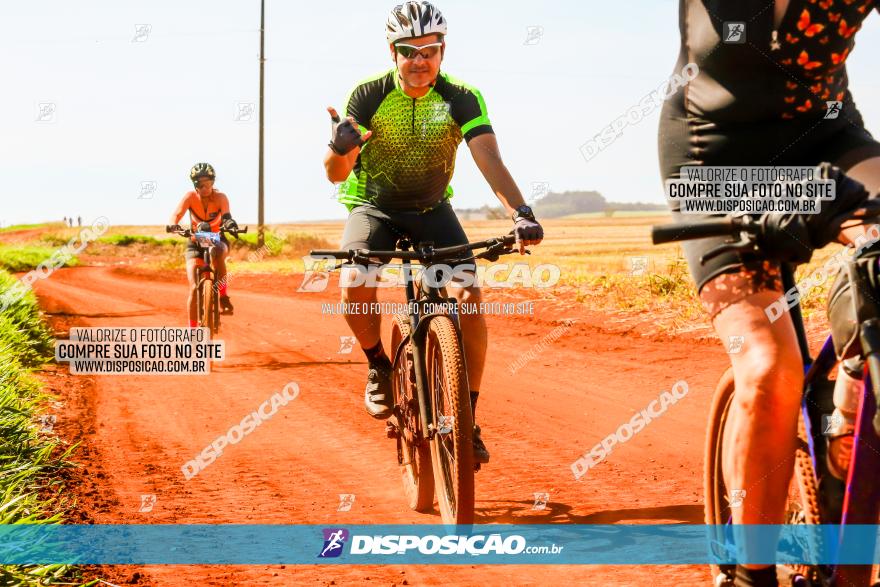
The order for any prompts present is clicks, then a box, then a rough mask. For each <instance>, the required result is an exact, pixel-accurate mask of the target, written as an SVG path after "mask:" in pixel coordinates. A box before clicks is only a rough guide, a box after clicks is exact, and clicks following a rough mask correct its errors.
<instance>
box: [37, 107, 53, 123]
mask: <svg viewBox="0 0 880 587" xmlns="http://www.w3.org/2000/svg"><path fill="white" fill-rule="evenodd" d="M55 110H56V108H55V102H39V103H38V104H37V118H36V120H37V122H55Z"/></svg>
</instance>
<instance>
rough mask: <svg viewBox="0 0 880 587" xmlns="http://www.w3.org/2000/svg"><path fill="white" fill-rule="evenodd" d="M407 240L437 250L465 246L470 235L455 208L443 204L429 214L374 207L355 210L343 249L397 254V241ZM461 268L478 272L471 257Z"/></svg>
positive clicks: (359, 207)
mask: <svg viewBox="0 0 880 587" xmlns="http://www.w3.org/2000/svg"><path fill="white" fill-rule="evenodd" d="M403 236H406V237H409V238H410V239H411V240H412V243H413V245H414V246H418V245H419V243H423V242H433V243H434V247H435V248H440V247H452V246H455V245H463V244H466V243H467V242H468V238H467V235H466V234H465V233H464V229H463V228H462V227H461V222H459V220H458V216H456V215H455V211H454V210H453V209H452V205H451V204H450V203H449V202H448V201H443V202H441V203H440V204H438V205H437V206H435V207H434V208H432V209H430V210H428V211H427V212H404V211H393V212H392V211H387V210H382V209H380V208H377V207H376V206H373V205H372V204H364V205H362V206H358V207H356V208H354V209H353V210H352V211H351V213H350V214H349V216H348V219H347V220H346V221H345V229H344V230H343V232H342V248H343V249H372V250H374V251H393V250H394V248H395V247H394V246H395V244H396V243H397V239H399V238H401V237H403ZM462 261H463V262H462V263H460V264H459V265H470V267H469V268H468V269H469V270H472V271H473V270H475V269H476V266H475V265H474V256H473V255H472V254H469V255H467V256H465V257H463V259H462Z"/></svg>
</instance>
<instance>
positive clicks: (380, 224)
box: [324, 1, 543, 463]
mask: <svg viewBox="0 0 880 587" xmlns="http://www.w3.org/2000/svg"><path fill="white" fill-rule="evenodd" d="M386 37H387V40H388V44H389V49H390V52H391V58H392V60H393V61H394V64H395V66H394V68H393V69H391V70H389V71H386V72H384V73H382V74H379V75H377V76H374V77H372V78H369V79H367V80H364V81H362V82H361V83H359V84H357V85H356V86H355V88H354V89H353V90H352V92H351V94H350V95H349V98H348V100H347V101H346V105H345V115H344V117H342V118H340V117H339V115H338V114H337V112H336V110H335V109H333V108H328V112H329V113H330V116H331V119H332V121H333V129H332V140H331V142H330V145H329V146H330V149H329V150H328V151H327V154H326V156H325V158H324V165H325V168H326V171H327V177H328V179H330V181H333V182H342V183H341V185H340V187H339V189H338V193H339V200H340V202H342V203H343V204H345V205H346V206H347V207H348V209H349V217H348V220H347V221H346V223H345V229H344V232H343V237H342V248H343V249H354V248H371V249H393V248H394V245H395V243H396V241H397V239H398V238H399V237H401V236H404V235H406V236H408V237H409V238H411V239H412V240H413V242H414V244H415V245H418V243H420V242H427V241H431V242H433V243H434V246H436V247H446V246H452V245H459V244H464V243H466V242H468V240H467V236H466V235H465V233H464V230H463V229H462V227H461V224H460V223H459V221H458V218H457V217H456V215H455V212H454V211H453V209H452V206H451V204H450V203H449V198H451V197H452V188H451V187H450V185H449V182H450V180H451V179H452V173H453V170H454V167H455V154H456V151H457V149H458V145H459V144H460V143H461V141H462V139H464V140H465V141H466V142H467V144H468V147H469V148H470V151H471V154H472V155H473V158H474V161H475V162H476V164H477V167H479V169H480V171H481V172H482V173H483V176H484V177H485V178H486V181H487V182H488V183H489V185H490V186H491V188H492V191H493V192H494V193H495V194H496V195H497V196H498V199H499V200H500V201H501V203H502V205H503V206H504V207H505V209H506V210H507V211H508V213H510V214H512V217H513V220H514V223H515V224H514V232H515V234H516V238H517V241H518V242H519V244H520V251H522V250H524V247H525V246H526V245H531V244H538V243H539V242H541V239H542V238H543V229H542V228H541V225H540V224H538V222H537V221H536V220H535V217H534V215H533V214H532V211H531V209H530V208H529V207H528V206H526V205H525V201H524V200H523V197H522V194H521V193H520V191H519V189H518V188H517V186H516V184H515V183H514V181H513V178H512V177H511V176H510V173H509V172H508V170H507V168H506V167H505V166H504V163H503V162H502V161H501V155H500V153H499V149H498V143H497V141H496V140H495V134H494V131H493V130H492V126H491V123H490V122H489V117H488V115H487V113H486V104H485V102H484V101H483V98H482V95H481V94H480V92H479V91H478V90H477V89H476V88H474V87H472V86H469V85H468V84H466V83H464V82H462V81H460V80H457V79H455V78H453V77H452V76H450V75H448V74H446V73H445V72H440V63H441V61H442V58H443V51H444V50H445V47H446V44H445V37H446V20H445V19H444V18H443V15H442V14H441V13H440V11H439V10H437V8H435V7H434V6H433V5H431V4H430V3H428V2H414V1H410V2H405V3H403V4H400V5H398V6H396V7H395V8H394V9H393V10H392V11H391V15H390V16H389V17H388V21H387V23H386ZM469 268H470V269H471V270H473V268H474V266H473V265H472V264H470V265H469ZM372 270H375V268H371V269H369V270H368V271H372ZM447 287H448V289H449V293H450V295H452V296H454V297H455V298H457V299H458V300H459V301H460V302H462V303H468V304H478V303H479V302H480V289H479V286H478V285H477V284H476V283H475V284H474V285H472V286H469V287H460V286H459V287H456V285H455V283H454V282H453V283H450V284H449V285H448V286H447ZM342 298H343V301H344V302H346V303H353V304H359V305H360V307H364V306H363V304H367V307H370V308H372V307H373V306H372V305H371V302H375V301H376V289H375V287H368V286H365V285H361V286H357V287H345V288H342ZM345 319H346V321H347V322H348V325H349V327H350V328H351V331H352V333H353V334H354V335H355V336H356V337H357V339H358V342H359V343H360V345H361V347H362V348H363V350H364V354H365V355H366V356H367V360H368V361H369V371H368V376H367V387H366V390H365V397H364V401H365V405H366V409H367V412H368V413H369V414H370V415H371V416H373V417H374V418H379V419H384V418H388V416H390V415H391V411H392V405H391V403H392V397H391V379H390V374H391V362H390V360H389V359H388V356H387V355H386V353H385V351H384V349H383V348H382V341H381V339H380V336H379V335H380V324H381V315H380V314H378V313H374V314H348V313H347V314H346V315H345ZM461 324H462V331H463V333H464V337H463V338H464V345H463V346H464V353H465V358H466V363H467V371H468V382H469V385H470V390H471V404H472V406H473V407H474V409H475V410H476V403H477V398H478V397H479V390H480V381H481V379H482V375H483V365H484V363H485V356H486V322H485V320H484V318H483V317H482V316H481V315H479V314H462V315H461ZM475 415H476V414H475ZM474 458H475V460H476V461H477V462H479V463H487V462H488V461H489V452H488V450H487V449H486V446H485V444H484V443H483V440H482V438H481V432H480V427H479V426H476V427H475V429H474Z"/></svg>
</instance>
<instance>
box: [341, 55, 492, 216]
mask: <svg viewBox="0 0 880 587" xmlns="http://www.w3.org/2000/svg"><path fill="white" fill-rule="evenodd" d="M345 115H346V116H351V117H352V118H354V120H355V122H357V123H358V125H359V126H360V128H361V132H366V131H367V130H371V131H373V134H372V136H371V137H370V139H369V140H368V141H367V142H366V143H365V144H364V146H363V147H361V152H360V154H359V155H358V158H357V161H356V163H355V166H354V169H353V170H352V172H351V174H350V175H349V177H348V179H347V180H346V181H345V182H344V183H343V184H342V185H341V186H340V188H339V201H340V202H342V203H343V204H345V205H346V206H347V207H348V209H349V210H351V209H353V208H354V207H356V206H359V205H362V204H366V203H370V204H373V205H375V206H377V207H379V208H382V209H385V210H429V209H431V208H433V207H434V206H436V205H437V204H438V203H440V202H442V201H444V200H446V199H448V198H450V197H452V187H451V186H450V184H449V182H450V180H451V179H452V173H453V171H454V169H455V154H456V151H457V150H458V145H459V144H460V143H461V140H462V138H463V139H465V140H466V141H468V142H469V141H470V140H471V139H473V138H474V137H476V136H479V135H481V134H484V133H491V132H493V131H492V126H491V124H490V123H489V117H488V115H487V113H486V104H485V102H483V97H482V96H481V95H480V92H479V91H478V90H477V89H476V88H474V87H473V86H469V85H467V84H465V83H463V82H461V81H459V80H457V79H455V78H453V77H451V76H449V75H447V74H445V73H442V72H441V73H440V74H439V75H438V76H437V79H436V81H435V83H434V85H433V86H432V87H431V89H430V90H429V91H428V93H427V94H425V95H424V96H422V97H421V98H412V97H410V96H407V95H406V94H405V93H404V92H403V89H402V88H401V87H400V81H399V79H398V77H397V71H396V70H395V69H392V70H390V71H387V72H385V73H383V74H381V75H378V76H376V77H372V78H369V79H367V80H364V81H362V82H360V83H359V84H358V85H357V86H355V88H354V89H353V90H352V91H351V94H349V97H348V100H346V106H345Z"/></svg>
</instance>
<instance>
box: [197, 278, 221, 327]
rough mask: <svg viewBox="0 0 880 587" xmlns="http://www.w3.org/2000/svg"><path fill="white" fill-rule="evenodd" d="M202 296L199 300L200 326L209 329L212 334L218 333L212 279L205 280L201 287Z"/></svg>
mask: <svg viewBox="0 0 880 587" xmlns="http://www.w3.org/2000/svg"><path fill="white" fill-rule="evenodd" d="M199 289H200V290H201V296H200V300H199V305H200V307H199V318H200V319H199V326H202V327H203V328H208V329H209V331H210V332H211V334H215V333H216V328H217V323H216V321H215V317H216V316H215V314H214V304H215V303H216V300H215V299H214V284H213V283H212V282H211V280H210V279H203V280H202V282H201V285H200V286H199Z"/></svg>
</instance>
